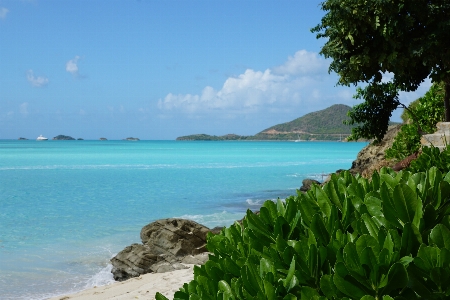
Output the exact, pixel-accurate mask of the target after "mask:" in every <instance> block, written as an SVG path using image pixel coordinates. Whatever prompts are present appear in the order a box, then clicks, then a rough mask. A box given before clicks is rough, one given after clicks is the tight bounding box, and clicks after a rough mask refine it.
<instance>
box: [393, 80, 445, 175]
mask: <svg viewBox="0 0 450 300" xmlns="http://www.w3.org/2000/svg"><path fill="white" fill-rule="evenodd" d="M443 89H444V86H443V84H442V83H439V84H438V83H434V84H433V85H432V86H431V88H430V89H429V90H428V91H427V92H426V93H425V95H424V96H423V97H420V98H419V99H417V100H415V101H414V102H412V103H411V104H410V105H409V107H408V109H407V110H406V109H405V110H404V112H403V114H402V119H403V120H404V121H405V123H407V124H405V125H403V126H402V128H401V130H400V132H399V133H398V134H397V136H396V137H395V139H394V142H393V144H392V147H391V148H389V149H387V150H386V158H388V159H395V160H397V161H400V160H402V159H405V158H406V157H408V156H410V155H411V154H413V153H415V152H417V151H418V150H419V148H420V147H421V144H420V137H421V133H433V132H435V131H436V124H437V123H438V122H441V121H443V120H444V101H443V99H444V95H443ZM431 166H433V165H429V167H428V168H427V169H429V168H430V167H431ZM424 170H426V169H422V170H421V171H424Z"/></svg>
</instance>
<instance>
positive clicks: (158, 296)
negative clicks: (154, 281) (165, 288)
mask: <svg viewBox="0 0 450 300" xmlns="http://www.w3.org/2000/svg"><path fill="white" fill-rule="evenodd" d="M155 299H156V300H169V299H168V298H166V297H165V296H164V295H163V294H161V293H159V292H157V293H156V295H155Z"/></svg>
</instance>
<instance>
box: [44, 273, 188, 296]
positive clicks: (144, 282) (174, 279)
mask: <svg viewBox="0 0 450 300" xmlns="http://www.w3.org/2000/svg"><path fill="white" fill-rule="evenodd" d="M186 266H188V267H189V268H188V269H183V270H177V271H172V272H167V273H150V274H145V275H141V276H139V277H135V278H132V279H129V280H126V281H122V282H116V283H113V284H110V285H105V286H100V287H94V288H91V289H88V290H84V291H81V292H79V293H76V294H72V295H66V296H58V297H54V298H51V299H50V300H72V299H74V300H88V299H92V300H101V299H105V300H106V299H116V300H119V299H120V300H125V299H133V300H135V299H155V294H156V292H160V293H161V294H163V295H164V296H166V297H167V298H169V299H173V295H174V294H175V292H176V291H178V290H179V289H180V287H182V286H183V284H184V283H186V282H190V281H191V280H192V279H193V278H194V270H193V267H194V265H186Z"/></svg>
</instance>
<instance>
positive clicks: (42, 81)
mask: <svg viewBox="0 0 450 300" xmlns="http://www.w3.org/2000/svg"><path fill="white" fill-rule="evenodd" d="M27 80H28V82H29V83H31V85H32V86H34V87H43V86H46V85H47V84H48V82H49V80H48V78H47V77H43V76H35V75H34V72H33V70H31V69H30V70H28V71H27Z"/></svg>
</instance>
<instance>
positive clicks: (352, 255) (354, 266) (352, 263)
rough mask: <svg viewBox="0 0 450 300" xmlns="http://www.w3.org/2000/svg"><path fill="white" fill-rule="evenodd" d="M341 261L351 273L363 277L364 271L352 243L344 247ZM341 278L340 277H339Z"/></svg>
mask: <svg viewBox="0 0 450 300" xmlns="http://www.w3.org/2000/svg"><path fill="white" fill-rule="evenodd" d="M343 259H344V262H345V266H346V268H347V270H348V271H349V272H351V273H356V274H358V275H359V276H361V277H364V276H365V273H364V269H363V268H362V266H361V262H360V260H359V255H358V250H357V249H356V246H355V244H354V243H348V244H347V245H345V247H344V252H343ZM341 276H342V275H341Z"/></svg>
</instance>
